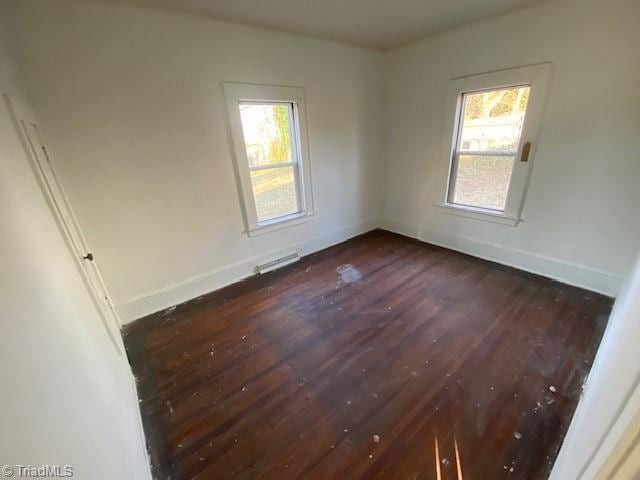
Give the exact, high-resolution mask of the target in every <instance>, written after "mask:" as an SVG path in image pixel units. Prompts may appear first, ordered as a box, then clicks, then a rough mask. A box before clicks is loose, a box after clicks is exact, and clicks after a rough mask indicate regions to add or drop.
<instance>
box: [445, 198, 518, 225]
mask: <svg viewBox="0 0 640 480" xmlns="http://www.w3.org/2000/svg"><path fill="white" fill-rule="evenodd" d="M436 208H438V210H440V211H441V212H442V213H446V214H448V215H457V216H459V217H466V218H472V219H474V220H482V221H485V222H492V223H498V224H500V225H507V226H510V227H515V226H517V225H518V223H520V221H521V220H520V218H518V217H511V216H508V215H505V214H503V213H499V212H493V211H491V210H485V209H483V208H474V207H465V206H462V205H454V204H451V203H440V204H436Z"/></svg>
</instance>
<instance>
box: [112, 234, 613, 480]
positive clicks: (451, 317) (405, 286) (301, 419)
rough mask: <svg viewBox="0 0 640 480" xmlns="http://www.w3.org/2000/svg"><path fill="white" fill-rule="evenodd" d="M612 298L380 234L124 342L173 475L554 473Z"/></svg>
mask: <svg viewBox="0 0 640 480" xmlns="http://www.w3.org/2000/svg"><path fill="white" fill-rule="evenodd" d="M611 304H612V300H611V299H610V298H607V297H604V296H602V295H598V294H594V293H592V292H588V291H586V290H581V289H579V288H574V287H570V286H567V285H563V284H561V283H558V282H555V281H552V280H549V279H546V278H542V277H539V276H536V275H532V274H529V273H525V272H522V271H519V270H515V269H512V268H508V267H504V266H501V265H497V264H494V263H491V262H487V261H483V260H479V259H476V258H473V257H470V256H467V255H463V254H460V253H457V252H454V251H451V250H447V249H444V248H440V247H435V246H432V245H428V244H424V243H420V242H417V241H414V240H411V239H408V238H405V237H402V236H399V235H395V234H392V233H389V232H384V231H374V232H370V233H368V234H365V235H362V236H360V237H357V238H355V239H352V240H350V241H348V242H346V243H343V244H341V245H337V246H335V247H332V248H329V249H327V250H324V251H322V252H319V253H316V254H314V255H311V256H308V257H305V258H304V259H302V260H301V261H300V262H298V263H296V264H294V265H291V266H288V267H285V268H283V269H281V270H278V271H276V272H273V273H270V274H266V275H263V276H260V277H252V278H250V279H248V280H245V281H243V282H240V283H238V284H235V285H232V286H230V287H227V288H224V289H222V290H219V291H217V292H213V293H211V294H208V295H206V296H203V297H201V298H199V299H197V300H194V301H191V302H188V303H186V304H183V305H181V306H178V307H177V308H175V309H173V310H171V309H170V310H167V311H165V312H161V313H158V314H155V315H152V316H149V317H146V318H144V319H141V320H138V321H136V322H134V323H133V324H131V325H130V326H128V327H127V328H126V329H125V331H124V335H125V343H126V346H127V351H128V355H129V359H130V362H131V364H132V366H133V370H134V373H135V375H136V378H137V380H138V391H139V395H140V399H141V403H140V408H141V411H142V417H143V421H144V426H145V431H146V436H147V443H148V446H149V449H150V454H151V459H152V465H153V472H154V475H155V477H156V478H159V479H169V478H171V479H179V478H184V479H187V478H201V479H225V478H244V479H249V478H264V479H289V478H312V479H333V478H336V479H342V478H345V479H356V478H367V479H369V478H378V479H381V478H384V479H437V478H442V479H443V480H448V479H456V478H464V479H465V480H470V479H477V480H486V479H500V478H510V479H538V478H546V477H547V476H548V473H549V471H550V467H551V465H552V463H553V461H554V459H555V456H556V454H557V451H558V448H559V446H560V443H561V440H562V438H563V436H564V435H565V433H566V430H567V427H568V425H569V422H570V420H571V416H572V414H573V411H574V409H575V407H576V404H577V401H578V398H579V396H580V391H581V386H582V383H583V380H584V378H585V375H586V374H587V372H588V371H589V368H590V367H591V362H592V360H593V357H594V354H595V351H596V348H597V346H598V344H599V342H600V338H601V336H602V333H603V329H604V326H605V324H606V321H607V318H608V315H609V312H610V309H611ZM460 473H461V475H460ZM438 475H440V477H439V476H438Z"/></svg>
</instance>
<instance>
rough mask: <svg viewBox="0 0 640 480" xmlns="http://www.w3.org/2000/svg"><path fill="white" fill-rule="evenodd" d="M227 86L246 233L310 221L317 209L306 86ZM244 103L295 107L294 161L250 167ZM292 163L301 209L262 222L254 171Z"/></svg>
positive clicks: (292, 122)
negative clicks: (252, 180) (252, 174)
mask: <svg viewBox="0 0 640 480" xmlns="http://www.w3.org/2000/svg"><path fill="white" fill-rule="evenodd" d="M223 87H224V93H225V97H226V102H227V115H228V120H229V127H230V134H231V141H232V144H233V148H232V153H233V155H232V156H233V158H234V166H235V172H236V176H237V180H238V183H239V191H240V193H241V195H240V197H241V198H240V199H241V204H242V210H243V217H244V222H245V227H246V233H247V234H248V235H249V236H254V235H258V234H262V233H267V232H271V231H274V230H277V229H280V228H284V227H288V226H293V225H297V224H299V223H302V222H305V221H308V220H310V219H311V217H312V216H313V214H314V208H313V194H312V184H311V164H310V159H309V138H308V132H307V114H306V106H305V94H304V88H302V87H287V86H277V85H258V84H247V83H231V82H224V84H223ZM243 103H245V104H260V103H264V104H277V103H284V104H289V105H290V106H291V108H290V110H289V121H290V125H291V143H292V145H291V148H292V155H293V158H294V160H293V161H292V162H288V163H285V164H273V165H270V166H268V167H266V166H263V167H250V166H249V159H248V156H247V149H246V144H245V140H244V132H243V129H242V119H241V116H240V106H241V105H242V104H243ZM291 166H293V167H294V168H293V170H294V177H295V179H296V192H297V201H298V206H299V211H298V212H295V213H292V214H288V215H284V216H281V217H276V218H273V219H269V220H265V221H262V222H260V221H258V214H257V209H256V204H255V197H254V195H253V185H252V182H251V172H252V171H254V170H264V169H266V168H284V167H291Z"/></svg>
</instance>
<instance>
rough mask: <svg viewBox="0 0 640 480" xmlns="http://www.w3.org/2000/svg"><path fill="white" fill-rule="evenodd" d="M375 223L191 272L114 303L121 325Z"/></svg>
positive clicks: (330, 244) (340, 239) (341, 238)
mask: <svg viewBox="0 0 640 480" xmlns="http://www.w3.org/2000/svg"><path fill="white" fill-rule="evenodd" d="M377 227H378V220H377V219H369V220H365V221H364V222H360V223H358V224H355V225H350V226H348V227H344V228H341V229H339V230H335V231H333V232H329V233H326V234H324V235H320V236H318V237H315V238H312V239H310V240H308V241H306V242H304V243H302V244H298V245H288V246H286V247H283V248H282V249H281V250H278V251H274V252H269V253H267V254H264V255H260V256H256V257H252V258H248V259H246V260H242V261H240V262H237V263H233V264H230V265H225V266H223V267H221V268H218V269H216V270H212V271H209V272H205V273H202V274H199V275H194V276H193V277H191V278H188V279H186V280H183V281H181V282H179V283H176V284H173V285H169V286H167V287H165V288H162V289H159V290H155V291H153V292H147V293H145V294H142V295H138V296H136V297H134V298H131V299H129V300H128V301H126V302H123V303H120V304H118V305H116V306H115V308H116V311H117V312H118V315H119V316H120V319H121V322H122V324H123V325H124V324H127V323H130V322H132V321H134V320H136V319H138V318H141V317H144V316H146V315H149V314H151V313H154V312H158V311H160V310H164V309H166V308H169V307H172V306H174V305H179V304H181V303H184V302H186V301H188V300H191V299H193V298H197V297H199V296H200V295H204V294H206V293H209V292H213V291H214V290H218V289H219V288H222V287H225V286H227V285H230V284H232V283H235V282H238V281H240V280H242V279H244V278H247V277H250V276H251V275H254V274H255V267H256V265H258V264H260V263H264V262H265V261H267V260H272V259H273V258H275V257H277V256H278V255H281V254H282V253H283V252H291V250H293V249H296V248H297V249H298V250H299V252H300V255H301V256H302V255H309V254H310V253H313V252H317V251H318V250H322V249H324V248H327V247H330V246H332V245H335V244H337V243H341V242H344V241H345V240H348V239H349V238H352V237H355V236H356V235H360V234H362V233H365V232H368V231H369V230H373V229H375V228H377Z"/></svg>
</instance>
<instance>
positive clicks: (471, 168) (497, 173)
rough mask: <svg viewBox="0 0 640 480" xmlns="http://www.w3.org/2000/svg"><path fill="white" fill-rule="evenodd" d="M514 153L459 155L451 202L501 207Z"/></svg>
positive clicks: (493, 207)
mask: <svg viewBox="0 0 640 480" xmlns="http://www.w3.org/2000/svg"><path fill="white" fill-rule="evenodd" d="M514 159H515V156H486V155H460V156H459V158H458V168H457V172H456V173H457V175H456V179H455V185H454V187H453V188H454V190H453V203H457V204H461V205H469V206H473V207H480V208H489V209H492V210H504V206H505V204H506V202H507V192H508V191H509V182H510V181H511V170H512V169H513V162H514Z"/></svg>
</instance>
